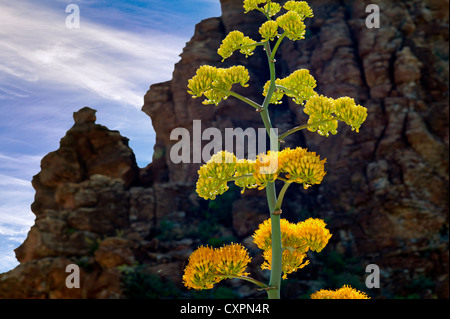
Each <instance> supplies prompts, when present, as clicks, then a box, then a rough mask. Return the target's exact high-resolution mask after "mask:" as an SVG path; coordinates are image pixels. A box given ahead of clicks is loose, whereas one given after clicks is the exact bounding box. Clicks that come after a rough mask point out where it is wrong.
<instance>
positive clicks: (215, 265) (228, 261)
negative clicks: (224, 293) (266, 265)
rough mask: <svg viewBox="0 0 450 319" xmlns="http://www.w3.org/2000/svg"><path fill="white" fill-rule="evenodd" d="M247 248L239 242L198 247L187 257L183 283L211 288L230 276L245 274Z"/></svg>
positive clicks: (197, 287) (247, 256) (193, 286)
mask: <svg viewBox="0 0 450 319" xmlns="http://www.w3.org/2000/svg"><path fill="white" fill-rule="evenodd" d="M250 260H251V259H250V257H249V255H248V252H247V250H246V249H245V248H244V247H243V246H242V245H240V244H231V245H226V246H223V247H221V248H215V249H213V248H211V247H203V246H202V247H199V248H198V249H196V250H195V251H194V252H193V253H192V254H191V256H190V257H189V262H188V264H187V266H186V268H185V269H184V275H183V283H184V285H185V286H186V287H188V288H194V289H197V290H200V289H211V288H212V287H213V285H214V284H215V283H218V282H219V281H221V280H223V279H226V278H230V277H232V276H238V277H241V276H247V275H248V273H246V272H244V271H245V269H246V268H247V265H248V263H249V262H250Z"/></svg>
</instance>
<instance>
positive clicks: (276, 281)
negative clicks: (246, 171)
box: [260, 42, 283, 299]
mask: <svg viewBox="0 0 450 319" xmlns="http://www.w3.org/2000/svg"><path fill="white" fill-rule="evenodd" d="M264 48H265V50H266V54H267V58H268V61H269V71H270V84H269V89H268V90H267V95H266V98H265V99H264V102H263V105H262V108H263V111H262V112H261V113H260V114H261V117H262V120H263V122H264V126H265V127H266V130H267V132H268V134H269V138H270V149H271V151H278V146H279V142H278V135H277V134H276V133H275V131H274V130H273V129H272V128H273V127H272V123H271V122H270V117H269V110H268V106H269V104H270V99H271V97H272V95H273V93H274V92H275V61H274V60H273V59H272V58H271V55H272V52H271V50H270V45H269V43H268V42H266V43H265V45H264ZM266 195H267V204H268V205H269V211H270V219H271V223H272V262H271V272H270V281H269V286H270V287H274V288H275V289H271V290H268V291H267V296H268V298H269V299H280V288H281V261H282V254H283V248H282V246H281V226H280V215H276V214H274V211H275V206H276V203H277V195H276V190H275V183H274V182H271V183H268V184H267V186H266Z"/></svg>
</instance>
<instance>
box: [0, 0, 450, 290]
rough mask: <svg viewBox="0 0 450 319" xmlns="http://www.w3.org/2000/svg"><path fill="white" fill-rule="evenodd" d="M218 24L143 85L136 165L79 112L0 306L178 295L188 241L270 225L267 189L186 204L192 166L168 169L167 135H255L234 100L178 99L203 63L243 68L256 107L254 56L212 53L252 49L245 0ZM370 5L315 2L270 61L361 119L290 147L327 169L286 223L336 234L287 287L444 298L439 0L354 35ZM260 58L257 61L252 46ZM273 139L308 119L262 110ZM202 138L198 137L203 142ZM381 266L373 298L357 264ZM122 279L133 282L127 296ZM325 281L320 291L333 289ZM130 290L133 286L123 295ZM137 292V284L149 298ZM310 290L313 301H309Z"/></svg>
mask: <svg viewBox="0 0 450 319" xmlns="http://www.w3.org/2000/svg"><path fill="white" fill-rule="evenodd" d="M221 4H222V16H221V17H219V18H210V19H207V20H204V21H202V22H200V23H199V24H198V25H197V26H196V29H195V34H194V36H193V37H192V39H191V40H190V41H189V42H188V43H187V44H186V47H185V48H184V50H183V53H182V54H181V60H180V62H179V63H177V64H176V66H175V70H174V73H173V79H172V80H171V81H168V82H164V83H159V84H154V85H152V86H151V88H150V90H149V91H148V92H147V94H146V95H145V98H144V106H143V111H144V112H145V113H146V114H148V115H149V116H150V117H151V120H152V124H153V127H154V129H155V131H156V145H155V148H154V156H153V161H152V163H151V164H149V165H148V166H147V167H146V168H143V169H139V168H138V167H137V165H136V162H135V159H134V155H133V152H132V150H131V149H130V148H129V147H128V144H127V139H126V138H124V137H122V136H120V134H119V133H118V132H116V131H110V130H108V129H107V128H105V127H103V126H101V125H98V124H95V111H94V110H92V109H89V108H83V109H81V110H80V111H78V112H76V113H74V120H75V125H74V126H73V127H72V128H71V129H70V130H69V131H68V132H67V134H66V136H65V137H64V138H63V139H62V140H61V145H60V148H59V149H58V150H57V151H55V152H52V153H50V154H48V155H47V156H46V157H44V159H43V160H42V163H41V172H40V173H39V174H38V175H36V176H35V177H34V178H33V187H34V188H35V189H36V197H35V202H34V203H33V205H32V210H33V212H34V213H35V215H36V222H35V225H34V226H33V227H32V228H31V230H30V232H29V234H28V237H27V239H26V241H25V242H24V243H23V244H22V246H20V247H19V248H18V249H17V250H16V255H17V258H18V260H19V261H20V265H19V266H17V267H16V268H15V269H13V270H11V271H9V272H7V273H5V274H2V275H0V298H5V297H9V298H11V297H13V298H16V297H17V298H123V297H129V296H142V294H141V295H139V293H137V291H140V290H139V289H141V290H142V289H144V290H145V289H147V288H148V287H150V286H155V285H154V284H152V285H148V286H145V283H146V282H151V280H153V279H152V278H153V277H151V276H152V275H151V274H153V275H157V276H159V279H157V280H162V281H164V282H165V283H166V284H167V285H166V287H167V286H169V283H170V282H174V283H175V285H178V286H177V287H175V286H174V288H173V289H172V290H170V292H168V290H167V289H165V290H164V292H155V294H154V295H152V294H151V293H144V295H145V296H177V297H180V296H181V297H186V296H189V295H188V292H186V290H185V289H183V288H182V287H181V282H180V280H181V274H182V269H183V265H184V263H185V262H186V260H187V258H188V256H189V254H190V253H191V252H192V250H193V249H194V248H195V247H196V246H198V245H199V244H206V243H209V244H211V245H213V244H220V243H222V242H227V241H231V240H233V241H239V242H244V244H246V245H247V247H249V248H250V249H251V251H252V254H253V255H254V258H253V262H252V266H251V269H250V271H251V272H252V273H253V274H254V275H255V276H256V277H259V278H262V279H264V276H267V273H265V272H262V271H261V270H260V269H259V268H258V261H259V259H258V257H257V256H258V250H257V249H255V247H254V246H252V245H251V240H250V237H249V236H251V234H252V233H253V231H254V229H255V228H256V227H257V225H258V223H259V222H260V221H262V220H264V219H266V218H268V212H267V206H266V203H265V194H264V192H259V191H255V190H247V191H246V192H245V194H244V195H240V194H239V191H237V190H235V189H230V191H228V192H227V193H225V194H224V195H222V196H219V197H218V199H217V200H216V201H212V202H207V201H204V200H202V199H200V198H199V197H198V196H197V195H196V193H195V182H196V178H197V175H196V171H197V169H198V167H199V165H200V164H199V163H187V164H174V163H172V161H171V160H170V157H169V154H170V149H171V146H172V145H174V143H176V141H174V140H171V139H170V132H171V131H172V129H174V128H177V127H184V128H187V129H188V130H189V131H191V132H192V125H193V122H192V121H193V120H194V119H196V120H201V121H202V122H201V123H202V127H203V128H207V127H217V128H219V129H221V130H222V131H223V130H224V129H225V128H227V127H230V128H234V127H241V128H243V129H245V128H247V127H254V128H257V127H262V124H261V120H260V117H259V114H258V113H257V112H255V111H254V110H253V109H252V108H250V107H247V106H245V105H242V103H239V102H238V101H237V100H235V99H233V98H229V99H228V100H227V101H225V102H223V103H221V104H220V105H219V107H214V106H204V105H202V104H201V103H200V101H199V99H192V98H191V96H190V95H188V94H187V92H186V83H187V80H188V79H189V78H191V77H192V76H193V75H194V74H195V70H196V69H197V67H198V66H200V65H202V64H210V65H220V66H229V65H233V64H243V65H245V66H246V67H247V68H248V69H249V71H250V76H251V83H250V86H249V87H248V88H244V89H239V90H240V92H241V93H242V94H245V95H246V96H248V97H250V98H252V99H254V100H256V101H261V99H262V97H261V86H262V84H263V83H265V82H266V81H267V80H268V72H267V71H266V69H267V68H266V67H265V65H266V59H265V55H264V52H256V53H255V54H254V55H253V56H252V57H250V58H248V59H244V58H243V57H242V56H240V55H239V54H235V55H233V56H232V57H231V58H230V59H228V60H227V61H226V62H223V63H221V62H220V60H221V58H220V57H219V56H218V55H217V54H216V50H217V48H218V46H219V45H220V42H221V39H223V38H224V37H225V35H226V34H227V33H228V32H229V31H232V30H235V29H236V30H240V31H242V32H244V33H245V34H246V35H248V36H251V37H253V38H255V39H258V38H259V36H258V34H257V26H259V24H260V23H261V21H262V20H260V18H259V17H258V15H257V14H254V13H251V12H250V13H248V14H245V15H243V14H242V13H243V9H242V1H241V0H221ZM367 4H369V2H368V1H357V2H346V1H339V2H337V1H330V0H320V1H314V2H312V3H311V6H312V8H313V10H314V15H315V17H314V18H313V19H310V20H307V30H308V33H307V37H306V39H305V40H302V41H299V42H295V43H293V42H289V41H286V42H285V44H283V46H282V47H281V48H280V50H279V54H278V56H277V57H276V59H277V61H279V62H280V63H278V64H277V75H278V77H284V76H286V75H288V74H290V73H291V72H292V71H294V70H296V69H298V68H307V69H309V70H310V72H311V74H312V75H313V76H314V77H315V79H316V80H317V83H318V87H317V91H318V92H319V93H321V94H324V95H327V96H331V97H340V96H344V95H348V96H351V97H354V98H355V99H356V100H357V102H358V103H360V104H362V105H364V106H365V107H367V108H368V113H369V115H368V118H367V120H366V122H365V123H364V125H363V126H362V128H361V130H360V133H358V134H356V133H354V132H351V131H350V130H349V129H347V128H344V127H340V130H339V133H338V135H336V136H330V137H328V138H325V137H320V136H318V135H317V134H315V133H311V132H305V131H302V132H298V133H296V134H293V135H291V136H289V138H288V139H287V140H286V145H287V146H296V145H300V146H304V147H308V149H310V150H312V151H315V152H317V153H318V154H320V155H321V157H323V158H327V165H326V169H327V172H328V173H327V175H326V177H325V178H324V181H323V183H322V184H321V185H319V186H314V187H311V188H310V189H308V190H306V191H305V190H303V189H302V188H301V187H291V188H290V189H289V190H288V192H287V194H286V199H285V204H284V208H283V217H285V218H287V219H289V220H291V221H297V220H300V219H305V218H306V217H309V216H314V217H321V218H324V219H325V220H326V222H327V224H328V225H329V228H330V230H331V232H332V233H333V237H332V239H331V242H330V244H329V246H328V247H327V248H326V249H325V250H324V251H323V252H322V253H321V254H320V255H311V256H310V258H311V259H312V261H311V265H309V266H308V267H309V268H308V267H307V268H305V269H303V270H302V271H299V272H298V274H296V275H295V276H292V277H291V278H292V279H290V280H289V281H288V284H287V285H286V288H285V291H284V293H285V294H286V296H289V297H291V298H295V297H299V296H304V295H305V294H307V293H310V292H312V291H314V290H315V289H321V288H336V287H332V286H333V285H334V286H337V285H342V284H343V283H349V284H353V285H358V284H359V285H362V286H360V288H361V289H364V290H365V291H367V292H368V294H369V295H371V296H372V297H379V298H392V297H408V296H413V297H422V298H433V297H440V298H448V266H449V265H448V195H449V194H448V149H449V131H448V129H449V127H448V122H449V121H448V119H449V114H448V111H449V106H448V78H449V77H448V66H449V65H448V54H449V53H448V1H434V0H428V1H418V0H404V1H401V2H399V1H395V2H394V1H392V2H391V1H387V2H380V3H378V4H379V6H380V10H381V21H380V22H381V25H380V28H379V29H376V28H375V29H369V28H367V27H366V25H365V19H366V17H367V15H368V13H366V12H365V8H366V6H367ZM256 51H258V50H256ZM271 115H272V119H273V123H274V126H276V127H278V128H279V131H280V132H284V131H285V130H287V129H289V128H292V127H293V126H296V125H299V124H303V123H304V122H305V121H306V116H305V114H304V113H303V112H302V110H301V108H300V107H299V106H298V105H296V104H294V103H290V102H289V101H288V100H285V101H284V103H283V104H281V105H278V106H276V107H274V108H273V109H272V113H271ZM207 142H208V141H204V143H207ZM72 263H74V264H77V265H79V266H80V269H81V288H80V289H68V288H66V286H65V279H66V277H67V275H68V274H67V273H66V272H65V267H66V266H67V265H68V264H72ZM368 264H377V265H378V266H379V268H380V271H381V278H380V286H381V287H380V288H379V289H371V290H370V289H367V288H365V286H364V277H365V273H364V270H365V267H366V265H368ZM133 280H135V281H136V280H138V281H139V282H140V283H141V286H139V287H136V285H134V286H133V285H132V284H135V282H133ZM229 285H230V289H231V290H233V291H234V292H235V293H236V295H235V296H256V297H262V295H261V294H258V293H255V292H254V291H252V292H249V290H251V289H248V288H249V286H248V285H235V283H233V282H231V283H229ZM330 285H331V286H330ZM130 287H134V288H130ZM147 290H148V289H147ZM311 290H312V291H311Z"/></svg>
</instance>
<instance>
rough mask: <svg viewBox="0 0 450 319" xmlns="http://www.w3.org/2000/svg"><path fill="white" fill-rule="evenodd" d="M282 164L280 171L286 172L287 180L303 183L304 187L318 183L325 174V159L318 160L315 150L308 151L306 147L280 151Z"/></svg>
mask: <svg viewBox="0 0 450 319" xmlns="http://www.w3.org/2000/svg"><path fill="white" fill-rule="evenodd" d="M280 157H281V158H282V163H283V166H282V168H281V172H283V173H286V179H287V180H288V181H289V182H296V183H300V184H303V187H304V188H305V189H306V188H308V187H310V186H311V185H314V184H320V183H321V182H322V180H323V177H324V176H325V174H326V172H325V170H324V166H325V162H326V159H324V160H320V156H318V155H316V153H315V152H308V150H307V149H304V148H301V147H297V148H295V149H293V150H291V149H290V148H287V149H284V150H283V151H281V152H280Z"/></svg>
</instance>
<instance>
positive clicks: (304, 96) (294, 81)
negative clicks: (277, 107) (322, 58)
mask: <svg viewBox="0 0 450 319" xmlns="http://www.w3.org/2000/svg"><path fill="white" fill-rule="evenodd" d="M269 85H270V81H267V82H266V84H265V85H264V91H263V96H266V95H267V91H268V90H269ZM275 85H277V86H279V87H280V88H277V89H276V90H275V92H274V94H273V95H272V98H271V99H270V103H272V104H280V103H281V99H282V98H283V96H284V95H285V94H286V95H287V96H289V97H291V98H293V100H294V102H295V103H297V104H302V103H303V102H304V101H307V100H309V99H310V98H311V97H312V96H316V95H317V93H316V92H314V88H315V87H316V80H315V79H314V77H313V76H312V75H311V74H309V71H308V70H306V69H300V70H297V71H295V72H293V73H292V74H291V75H289V76H287V77H285V78H283V79H276V80H275Z"/></svg>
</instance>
